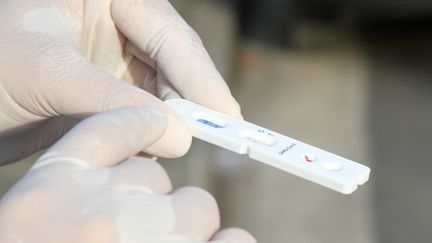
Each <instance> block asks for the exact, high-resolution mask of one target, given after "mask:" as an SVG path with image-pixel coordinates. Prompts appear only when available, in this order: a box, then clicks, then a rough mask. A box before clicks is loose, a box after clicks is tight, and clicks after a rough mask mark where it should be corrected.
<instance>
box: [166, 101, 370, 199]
mask: <svg viewBox="0 0 432 243" xmlns="http://www.w3.org/2000/svg"><path fill="white" fill-rule="evenodd" d="M166 103H167V104H168V105H169V106H171V107H172V108H173V109H174V110H175V111H176V112H177V113H178V114H179V115H180V116H181V117H182V118H183V119H184V120H185V122H186V123H187V124H188V125H189V127H190V129H191V131H192V134H193V136H194V137H196V138H198V139H201V140H204V141H206V142H209V143H212V144H215V145H217V146H220V147H222V148H225V149H228V150H231V151H234V152H236V153H240V154H248V155H249V157H250V158H252V159H254V160H257V161H260V162H262V163H265V164H268V165H271V166H273V167H276V168H278V169H281V170H284V171H286V172H289V173H292V174H294V175H297V176H299V177H302V178H304V179H307V180H309V181H312V182H315V183H317V184H320V185H322V186H325V187H328V188H331V189H333V190H335V191H338V192H341V193H344V194H350V193H352V192H353V191H354V190H356V189H357V187H358V185H362V184H363V183H365V182H366V181H367V180H368V179H369V173H370V169H369V168H368V167H367V166H364V165H361V164H359V163H356V162H354V161H351V160H348V159H346V158H343V157H340V156H337V155H335V154H332V153H330V152H327V151H324V150H322V149H319V148H316V147H313V146H311V145H309V144H306V143H303V142H300V141H297V140H295V139H292V138H289V137H287V136H284V135H281V134H278V133H276V132H273V131H271V130H269V129H266V128H263V127H260V126H257V125H255V124H252V123H249V122H246V121H243V120H240V119H237V118H234V117H230V116H228V115H225V114H223V113H220V112H217V111H214V110H211V109H208V108H206V107H203V106H200V105H197V104H195V103H192V102H190V101H188V100H184V99H171V100H168V101H166Z"/></svg>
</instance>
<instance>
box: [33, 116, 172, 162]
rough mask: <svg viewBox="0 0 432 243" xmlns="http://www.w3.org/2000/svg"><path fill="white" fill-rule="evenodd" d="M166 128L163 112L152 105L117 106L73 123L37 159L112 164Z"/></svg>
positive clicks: (154, 139) (145, 145)
mask: <svg viewBox="0 0 432 243" xmlns="http://www.w3.org/2000/svg"><path fill="white" fill-rule="evenodd" d="M166 128H167V118H166V116H165V115H164V113H162V112H161V111H159V110H156V109H153V108H118V109H114V110H111V111H107V112H104V113H99V114H96V115H94V116H91V117H89V118H87V119H85V120H84V121H82V122H81V123H79V124H78V125H76V126H75V127H74V128H73V129H72V130H71V131H69V132H68V133H67V134H66V135H65V136H64V137H63V138H62V139H60V140H59V141H58V142H57V143H55V144H54V145H53V146H52V147H51V148H50V149H49V150H48V151H47V153H46V154H45V155H44V156H43V157H42V159H41V160H40V162H39V163H49V162H50V161H58V160H61V159H62V158H67V159H68V160H69V161H74V160H75V161H84V162H87V163H91V164H93V165H100V166H107V165H114V164H117V163H119V162H120V161H122V160H124V159H126V158H128V157H130V156H132V155H134V154H136V153H138V152H139V151H140V150H142V149H144V148H146V147H148V146H150V145H152V144H153V143H155V142H156V141H157V140H158V139H159V138H160V137H161V136H162V135H163V134H164V132H165V130H166ZM70 158H73V159H72V160H70Z"/></svg>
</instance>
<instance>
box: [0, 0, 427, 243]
mask: <svg viewBox="0 0 432 243" xmlns="http://www.w3.org/2000/svg"><path fill="white" fill-rule="evenodd" d="M172 2H173V4H174V5H175V6H176V8H177V9H178V10H179V12H180V13H181V14H182V15H183V16H184V18H185V19H186V21H187V22H189V23H190V24H191V25H192V27H193V28H195V29H196V31H197V32H198V33H199V34H200V36H201V37H202V39H203V42H204V44H205V45H206V47H207V48H208V50H209V52H210V55H211V56H212V57H213V58H214V61H215V63H216V65H217V66H218V68H219V70H220V71H221V73H222V74H223V76H224V77H225V78H226V80H227V82H228V83H229V85H230V87H231V89H232V91H233V94H234V96H235V97H236V98H237V99H238V101H239V102H240V104H241V105H242V109H243V114H244V117H245V118H246V119H247V120H249V121H251V122H254V123H257V124H260V125H262V126H265V127H268V128H270V129H272V130H276V131H279V132H281V133H284V134H287V135H288V136H291V137H294V138H297V139H299V140H303V141H305V142H308V143H311V144H314V145H316V146H318V147H322V148H324V149H327V150H330V151H333V152H335V153H338V154H341V155H343V156H346V157H348V158H351V159H353V160H356V161H359V162H362V163H364V164H367V165H369V166H370V167H371V169H372V172H371V178H370V181H369V182H368V183H366V184H365V185H363V186H361V187H360V188H359V189H358V190H357V191H356V192H354V193H353V194H352V195H348V196H345V195H341V194H338V193H336V192H332V191H330V190H327V189H325V188H322V187H320V186H317V185H314V184H312V183H309V182H307V181H305V180H302V179H299V178H296V177H294V176H291V175H289V174H287V173H284V172H281V171H278V170H276V169H273V168H270V167H268V166H265V165H262V164H259V163H256V162H254V161H252V160H250V159H248V158H245V157H244V156H239V155H236V154H233V153H231V152H228V151H224V150H221V149H218V148H215V147H214V146H211V145H208V144H205V143H203V142H200V141H194V144H193V147H192V149H191V151H190V152H189V153H188V155H187V156H185V157H184V158H181V159H177V160H163V161H162V164H163V165H164V167H165V168H166V169H167V171H168V172H169V174H170V175H171V177H172V179H173V182H174V185H175V186H177V187H179V186H184V185H195V186H201V187H204V188H206V189H207V190H209V191H210V192H212V193H213V194H214V195H215V196H216V198H217V200H218V202H219V204H220V208H221V214H222V222H223V226H239V227H244V228H246V229H247V230H249V231H250V232H251V233H252V234H254V235H255V236H256V237H257V239H258V240H259V242H269V243H286V242H306V243H308V242H311V243H315V242H324V243H325V242H329V243H346V242H350V243H357V242H358V243H375V242H383V243H407V242H416V243H430V242H432V230H431V229H432V228H431V225H432V209H431V205H432V159H431V152H430V151H431V149H432V141H431V138H432V128H431V125H432V2H431V1H420V0H411V1H409V0H399V1H396V0H394V1H392V0H375V1H372V0H363V1H360V0H358V1H354V0H351V1H338V0H291V1H290V0H267V1H258V0H213V1H212V0H189V1H180V0H173V1H172ZM32 160H34V158H31V159H28V160H27V162H22V163H16V164H13V165H8V166H6V167H3V168H2V169H1V170H0V185H1V187H2V188H0V191H1V192H4V191H5V190H6V189H7V188H8V187H9V186H10V185H11V184H12V183H13V181H15V180H16V179H17V178H19V175H21V174H22V173H24V171H25V170H26V168H27V167H28V166H29V165H30V164H31V163H32ZM11 171H14V172H11ZM1 192H0V193H1Z"/></svg>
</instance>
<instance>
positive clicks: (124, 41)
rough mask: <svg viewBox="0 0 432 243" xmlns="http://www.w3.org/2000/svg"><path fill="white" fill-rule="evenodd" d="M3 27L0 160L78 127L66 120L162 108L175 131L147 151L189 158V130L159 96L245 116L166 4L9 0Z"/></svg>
mask: <svg viewBox="0 0 432 243" xmlns="http://www.w3.org/2000/svg"><path fill="white" fill-rule="evenodd" d="M0 30H1V31H0V53H1V55H0V155H1V158H0V164H2V163H8V162H13V161H16V160H18V159H20V158H22V157H25V156H27V155H29V154H31V153H33V152H34V151H37V150H39V149H41V148H43V147H46V146H48V145H50V144H52V143H53V142H54V141H56V140H57V139H58V138H59V137H60V136H61V135H62V134H63V133H64V132H65V131H67V130H68V129H69V128H70V127H71V126H72V125H73V124H74V123H75V121H74V120H70V119H66V118H65V116H67V117H69V118H70V117H74V118H78V119H81V118H82V116H86V115H88V114H92V113H94V112H99V111H104V110H107V109H110V108H115V107H122V106H136V107H143V106H148V107H155V108H158V109H160V110H163V111H164V112H165V113H166V114H167V116H168V128H167V130H166V132H165V134H164V135H163V136H162V137H161V138H160V139H159V141H158V142H157V143H155V145H154V146H151V147H149V148H147V152H149V153H151V154H155V155H159V156H164V157H177V156H181V155H183V154H184V153H185V152H186V151H187V149H188V148H189V146H190V142H191V135H190V132H189V130H188V129H187V127H186V125H185V124H184V123H183V122H182V121H181V120H180V119H179V117H178V116H176V115H175V114H174V112H173V111H172V110H171V109H170V108H169V107H168V106H166V105H165V104H164V103H163V102H162V101H161V100H160V99H166V98H169V97H178V96H182V97H184V98H186V99H189V100H192V101H194V102H196V103H199V104H202V105H204V106H208V107H211V108H213V109H216V110H219V111H222V112H225V113H229V114H231V115H234V116H240V109H239V106H238V104H237V103H236V101H235V100H234V98H233V97H232V96H231V94H230V91H229V89H228V87H227V85H226V84H225V82H224V80H223V79H222V77H221V76H220V74H219V73H218V71H217V70H216V69H215V67H214V65H213V63H212V61H211V59H210V57H209V56H208V54H207V52H206V50H205V49H204V47H203V45H202V43H201V41H200V39H199V37H198V36H197V35H196V33H195V32H194V31H193V30H192V29H191V28H190V27H189V26H188V25H187V24H186V23H185V22H184V21H183V19H182V18H181V17H180V16H179V15H178V13H177V12H176V11H175V9H174V8H173V7H172V6H171V5H170V3H169V2H168V1H167V0H38V1H35V0H2V1H0ZM124 81H127V82H124ZM53 118H55V119H53Z"/></svg>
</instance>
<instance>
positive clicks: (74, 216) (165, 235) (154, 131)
mask: <svg viewBox="0 0 432 243" xmlns="http://www.w3.org/2000/svg"><path fill="white" fill-rule="evenodd" d="M166 127H167V118H166V117H165V115H164V113H162V112H160V111H157V110H154V109H149V108H119V109H115V110H112V111H108V112H105V113H100V114H97V115H94V116H92V117H90V118H88V119H86V120H84V121H83V122H81V123H79V124H78V125H77V126H76V127H74V128H73V129H72V130H71V131H70V132H68V133H67V134H66V135H65V136H64V137H63V138H62V139H61V140H60V141H58V142H57V143H56V144H54V145H53V146H52V147H51V148H50V149H49V150H48V151H47V152H46V153H45V154H44V155H43V156H42V157H41V158H40V159H39V160H38V161H37V162H36V164H35V165H34V167H33V168H32V169H31V170H30V171H29V172H28V173H27V174H26V175H25V177H24V178H22V179H21V181H19V182H18V184H16V185H15V186H14V187H13V188H12V189H11V190H10V191H9V192H8V194H7V195H6V196H5V197H4V198H3V199H2V201H0V242H1V243H198V242H215V243H216V242H218V243H254V242H255V240H254V239H253V237H251V236H250V235H249V234H248V233H246V232H245V231H243V230H240V229H228V230H224V231H220V232H217V230H218V228H219V213H218V207H217V205H216V202H215V200H214V198H213V197H212V196H211V195H210V194H209V193H207V192H205V191H203V190H201V189H198V188H192V187H188V188H181V189H178V190H176V191H174V192H171V183H170V180H169V178H168V176H167V174H166V172H165V171H164V170H163V169H162V167H161V166H160V165H159V164H158V163H157V162H156V161H154V160H151V159H146V158H139V157H129V156H131V155H133V154H135V153H137V152H138V151H140V150H141V149H142V148H144V147H147V146H149V145H151V144H153V143H154V142H155V141H157V140H158V139H159V138H160V136H162V134H163V133H164V132H165V129H166ZM128 157H129V158H128Z"/></svg>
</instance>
